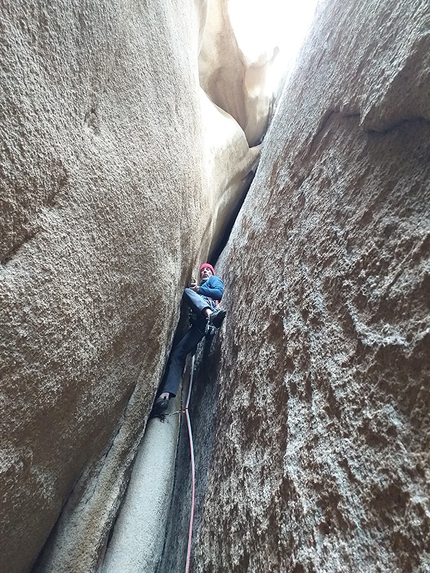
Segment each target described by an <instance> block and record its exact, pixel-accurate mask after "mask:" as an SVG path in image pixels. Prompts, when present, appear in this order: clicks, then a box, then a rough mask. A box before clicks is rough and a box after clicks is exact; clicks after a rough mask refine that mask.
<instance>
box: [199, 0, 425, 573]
mask: <svg viewBox="0 0 430 573" xmlns="http://www.w3.org/2000/svg"><path fill="white" fill-rule="evenodd" d="M429 26H430V20H429V13H428V6H427V4H426V3H425V2H416V3H410V2H407V1H406V0H403V1H396V2H392V1H391V0H382V1H380V2H368V0H358V1H357V0H348V1H345V0H342V1H341V0H335V1H334V2H331V3H328V2H327V3H323V4H322V6H321V8H320V12H319V15H318V18H317V20H316V22H315V26H314V28H313V32H312V34H311V36H310V37H309V39H308V42H307V44H306V46H305V48H304V49H303V50H302V53H301V56H300V59H299V67H298V69H297V71H296V72H295V74H294V75H293V77H292V78H291V80H290V82H289V84H288V86H287V89H286V91H285V92H284V95H283V99H282V102H281V104H280V107H279V109H278V111H277V115H276V116H275V119H274V122H273V124H272V126H271V128H270V131H269V134H268V135H267V136H266V139H265V144H264V149H263V152H262V158H261V162H260V167H259V170H258V172H257V175H256V179H255V180H254V183H253V185H252V187H251V190H250V193H249V194H248V196H247V199H246V201H245V203H244V207H243V209H242V210H241V214H240V217H239V219H238V221H237V224H236V225H235V227H234V230H233V234H232V236H231V239H230V241H229V243H228V245H227V248H226V250H225V251H224V254H223V256H222V261H221V263H219V264H218V269H219V271H220V273H221V275H223V277H224V279H225V280H226V283H227V286H228V289H227V293H226V296H225V300H224V304H225V306H226V307H227V309H228V312H229V314H228V319H227V320H226V321H225V324H224V325H223V329H222V342H221V346H222V353H221V364H220V372H219V377H218V384H219V395H218V398H217V400H218V404H217V414H216V427H215V437H214V445H213V455H212V459H211V462H210V467H211V473H210V477H209V482H208V488H207V492H206V497H205V503H204V510H203V514H202V516H201V518H202V521H201V524H200V526H199V529H198V532H197V534H196V548H195V554H194V565H193V571H196V572H197V571H198V572H204V573H212V572H217V573H221V572H223V573H226V572H236V573H244V572H245V571H246V572H248V573H251V572H252V573H254V572H255V573H257V572H258V573H261V572H273V573H274V572H281V571H289V572H294V573H300V572H311V571H316V572H322V571H324V572H325V573H335V572H336V573H337V572H339V571H363V572H364V571H366V572H376V571H378V572H387V573H393V572H398V573H401V572H402V573H403V572H407V571H411V572H412V571H414V572H421V573H424V572H425V571H429V570H430V555H429V549H430V547H429V540H430V538H429V526H430V521H429V515H430V513H429V510H430V507H429V483H430V465H429V437H430V417H429V412H430V383H429V382H430V381H429V372H430V355H429V348H430V317H429V304H430V266H429V253H430V221H429V203H430V186H429V178H430V123H429V119H430V98H429V93H430V83H429V77H430V76H429V68H430V66H429V50H428V30H429ZM211 368H212V365H211V364H209V365H208V366H207V369H208V370H211ZM199 431H200V432H202V433H203V432H204V428H203V427H200V428H196V432H197V433H198V432H199Z"/></svg>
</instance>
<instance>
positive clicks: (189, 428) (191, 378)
mask: <svg viewBox="0 0 430 573" xmlns="http://www.w3.org/2000/svg"><path fill="white" fill-rule="evenodd" d="M194 362H195V355H193V359H192V361H191V375H190V384H189V386H188V396H187V401H186V404H185V408H184V413H185V418H186V420H187V429H188V438H189V442H190V458H191V513H190V528H189V532H188V547H187V563H186V565H185V573H189V570H190V564H191V544H192V540H193V525H194V505H195V489H196V488H195V466H194V443H193V433H192V430H191V420H190V414H189V411H188V406H189V405H190V398H191V390H192V388H193V378H194Z"/></svg>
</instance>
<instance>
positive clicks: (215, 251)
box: [209, 168, 257, 265]
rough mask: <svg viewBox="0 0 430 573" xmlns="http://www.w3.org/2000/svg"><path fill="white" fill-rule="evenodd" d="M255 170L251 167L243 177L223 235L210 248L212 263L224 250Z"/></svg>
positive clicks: (213, 263) (210, 260)
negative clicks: (242, 184)
mask: <svg viewBox="0 0 430 573" xmlns="http://www.w3.org/2000/svg"><path fill="white" fill-rule="evenodd" d="M256 170H257V168H255V169H253V170H252V171H250V172H249V173H248V175H247V176H246V177H245V187H244V190H243V192H242V195H241V197H240V199H239V201H238V203H237V205H236V206H235V207H234V209H232V211H231V213H230V217H229V218H228V220H227V223H226V226H225V230H224V233H223V235H222V236H221V237H220V238H219V239H218V241H217V242H216V243H215V245H214V247H213V248H212V250H211V253H210V256H209V262H210V263H211V264H212V265H215V263H216V262H217V260H218V259H219V257H220V255H221V253H222V251H223V250H224V248H225V246H226V245H227V242H228V239H229V237H230V234H231V231H232V229H233V226H234V224H235V222H236V219H237V216H238V215H239V212H240V210H241V208H242V205H243V203H244V201H245V199H246V196H247V194H248V191H249V188H250V187H251V183H252V182H253V180H254V177H255V173H256Z"/></svg>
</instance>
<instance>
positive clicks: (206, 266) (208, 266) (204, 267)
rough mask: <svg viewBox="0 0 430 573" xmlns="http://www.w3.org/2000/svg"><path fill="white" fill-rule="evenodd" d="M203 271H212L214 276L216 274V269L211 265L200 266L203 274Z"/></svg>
mask: <svg viewBox="0 0 430 573" xmlns="http://www.w3.org/2000/svg"><path fill="white" fill-rule="evenodd" d="M203 269H210V270H211V271H212V274H213V275H214V274H215V269H214V268H213V266H212V265H210V264H209V263H203V264H202V265H200V272H202V270H203Z"/></svg>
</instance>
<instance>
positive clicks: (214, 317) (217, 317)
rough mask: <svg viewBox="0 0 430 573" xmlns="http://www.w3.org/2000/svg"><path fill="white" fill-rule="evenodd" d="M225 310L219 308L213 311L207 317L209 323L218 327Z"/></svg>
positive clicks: (225, 312)
mask: <svg viewBox="0 0 430 573" xmlns="http://www.w3.org/2000/svg"><path fill="white" fill-rule="evenodd" d="M226 314H227V311H225V310H222V309H219V310H216V311H215V312H213V313H212V314H211V315H210V317H209V321H208V322H209V324H210V325H212V326H215V328H219V327H220V326H221V324H222V321H223V320H224V318H225V315H226Z"/></svg>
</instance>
